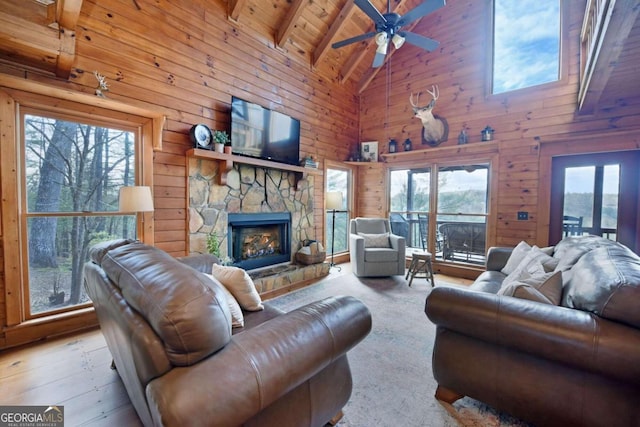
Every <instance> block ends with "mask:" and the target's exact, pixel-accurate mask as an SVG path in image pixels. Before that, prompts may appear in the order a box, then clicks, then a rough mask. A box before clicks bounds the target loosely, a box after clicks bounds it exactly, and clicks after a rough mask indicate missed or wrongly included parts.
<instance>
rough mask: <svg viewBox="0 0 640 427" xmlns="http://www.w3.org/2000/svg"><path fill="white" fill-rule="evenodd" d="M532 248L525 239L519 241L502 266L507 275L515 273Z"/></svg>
mask: <svg viewBox="0 0 640 427" xmlns="http://www.w3.org/2000/svg"><path fill="white" fill-rule="evenodd" d="M530 250H531V246H530V245H529V244H528V243H527V242H525V241H524V240H523V241H521V242H520V243H518V245H517V246H516V247H515V248H513V252H511V255H510V256H509V259H508V260H507V263H506V264H505V265H504V267H503V268H502V272H503V273H504V274H507V275H509V274H511V273H513V272H514V270H515V269H516V268H517V267H518V265H520V263H521V262H522V260H523V259H524V257H526V256H527V254H528V253H529V251H530Z"/></svg>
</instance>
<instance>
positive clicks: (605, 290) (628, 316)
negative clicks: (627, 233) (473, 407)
mask: <svg viewBox="0 0 640 427" xmlns="http://www.w3.org/2000/svg"><path fill="white" fill-rule="evenodd" d="M549 249H550V250H552V251H553V252H552V254H553V255H552V257H553V258H555V260H556V261H557V266H556V267H555V268H556V270H559V271H561V275H562V282H561V284H560V286H561V292H562V297H561V300H560V303H559V305H552V304H548V303H541V302H534V301H531V300H528V299H522V298H516V297H513V296H506V295H500V294H498V292H499V289H501V288H502V289H504V287H503V286H502V282H503V281H504V280H505V278H506V276H507V275H506V274H504V273H503V272H501V270H502V269H503V268H504V266H505V264H506V262H507V260H508V259H509V256H510V253H511V248H491V249H490V250H489V252H488V259H487V271H485V272H483V273H482V274H481V275H480V276H479V277H478V279H477V280H476V281H475V282H474V284H473V285H472V286H470V287H469V288H465V287H456V286H442V287H436V288H435V289H433V291H432V292H431V294H430V295H429V296H428V297H427V301H426V306H425V312H426V314H427V317H428V318H429V319H430V320H431V321H432V322H433V323H434V324H435V325H436V326H437V332H436V338H435V343H434V349H433V375H434V377H435V379H436V381H437V382H438V389H437V391H436V397H437V398H438V399H440V400H443V401H446V402H449V403H452V402H454V401H455V400H457V399H458V398H460V397H463V396H465V395H466V396H470V397H472V398H475V399H477V400H480V401H482V402H485V403H487V404H488V405H490V406H492V407H494V408H496V409H498V410H501V411H505V412H507V413H510V414H512V415H514V416H516V417H518V418H520V419H522V420H525V421H527V422H531V423H533V424H534V425H536V426H603V427H605V426H606V427H612V426H625V427H631V426H634V427H637V426H640V258H639V257H638V256H637V255H636V254H634V253H633V252H632V251H631V250H629V249H628V248H626V247H624V246H622V245H620V244H617V243H614V242H610V241H608V240H605V239H602V238H600V237H596V236H585V237H567V238H565V239H563V240H562V241H561V242H559V243H558V245H556V246H555V248H549Z"/></svg>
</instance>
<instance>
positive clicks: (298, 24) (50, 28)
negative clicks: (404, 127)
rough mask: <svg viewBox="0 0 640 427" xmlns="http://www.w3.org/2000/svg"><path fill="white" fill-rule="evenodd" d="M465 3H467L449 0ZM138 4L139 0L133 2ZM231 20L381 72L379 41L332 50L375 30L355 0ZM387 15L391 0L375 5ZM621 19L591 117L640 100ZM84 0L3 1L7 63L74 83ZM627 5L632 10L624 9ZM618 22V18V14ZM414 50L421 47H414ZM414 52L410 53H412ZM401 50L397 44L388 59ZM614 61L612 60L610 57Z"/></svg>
mask: <svg viewBox="0 0 640 427" xmlns="http://www.w3.org/2000/svg"><path fill="white" fill-rule="evenodd" d="M422 1H423V0H390V7H391V10H392V11H394V12H397V13H399V14H401V15H402V14H404V13H406V12H407V11H409V10H411V9H413V8H414V7H416V6H417V5H418V4H420V3H421V2H422ZM449 1H450V2H452V1H459V0H449ZM132 3H133V5H134V6H136V7H139V6H138V2H137V0H132ZM226 3H227V10H228V18H229V20H230V21H231V22H233V23H234V25H237V26H238V27H239V28H241V29H242V28H245V29H247V30H250V31H251V32H252V33H253V34H255V35H256V37H257V38H259V39H260V42H264V43H266V44H267V45H269V46H272V47H273V48H274V49H280V50H282V51H285V52H286V53H287V54H288V56H289V58H291V59H292V60H296V61H299V62H301V63H303V64H305V65H308V66H309V67H310V68H311V69H312V70H313V71H314V72H315V73H317V74H318V75H319V76H321V77H323V78H327V79H330V80H332V81H338V82H342V83H345V82H349V83H350V84H352V85H354V87H355V90H356V92H358V93H360V92H362V91H363V90H364V89H365V88H366V87H367V85H368V84H369V82H370V81H371V80H373V78H374V77H375V76H376V73H377V72H378V70H380V69H381V68H382V67H381V68H377V69H374V68H372V67H371V62H372V60H373V56H374V53H375V48H376V45H375V42H374V40H373V39H368V40H365V41H362V42H359V43H353V44H351V45H348V46H344V47H342V48H340V49H333V48H332V47H331V45H332V44H333V43H335V42H337V41H340V40H343V39H347V38H350V37H353V36H356V35H359V34H362V33H365V32H369V31H373V30H374V26H373V23H372V22H371V20H370V19H369V18H368V17H367V16H366V15H365V14H364V13H363V12H362V11H361V10H360V9H359V8H358V7H357V6H355V4H354V2H353V0H269V1H266V0H227V2H226ZM371 3H372V4H373V5H374V6H375V7H376V8H377V9H378V10H380V11H381V12H383V13H384V12H386V10H387V0H371ZM619 3H620V5H621V6H620V7H619V8H617V11H616V12H617V13H618V15H627V21H629V19H628V16H629V15H631V16H632V17H633V18H632V19H633V21H632V23H631V24H629V23H627V24H626V28H627V30H628V31H625V32H619V31H615V30H614V31H609V34H608V35H607V37H606V38H605V41H604V44H603V46H601V48H600V49H599V51H600V52H605V53H606V52H616V55H615V57H614V58H610V56H611V55H609V57H608V58H605V60H603V61H599V64H598V65H597V66H598V67H600V69H595V70H594V73H593V76H594V77H593V81H589V82H588V85H589V88H588V91H587V92H586V96H585V100H584V101H583V108H584V111H585V112H587V113H593V112H594V111H597V110H598V109H606V108H608V107H610V106H615V105H616V104H617V103H619V102H620V98H621V97H622V98H625V99H628V98H630V97H637V96H640V85H638V84H637V78H635V75H636V73H637V70H638V68H639V65H640V64H639V63H640V40H639V37H640V36H639V34H640V19H638V18H637V17H638V9H639V8H640V6H638V3H637V1H635V0H621V1H620V2H619ZM81 6H82V0H22V1H19V2H16V1H14V0H0V61H8V62H13V63H18V64H20V65H23V66H27V67H31V68H35V69H39V70H44V71H46V72H50V73H54V74H56V75H57V76H58V77H63V78H68V76H69V73H70V70H71V67H72V66H73V59H74V53H75V27H76V23H77V20H78V15H79V13H80V8H81ZM623 6H624V7H623ZM446 9H447V7H446V6H445V7H444V8H442V9H439V10H437V11H435V12H433V13H432V14H430V15H427V16H426V17H424V18H423V19H422V20H418V21H416V22H415V23H414V24H413V25H412V28H407V29H413V30H414V31H415V32H417V33H419V34H422V35H424V36H427V37H429V36H430V35H429V34H428V32H429V31H428V29H429V27H430V25H432V24H436V23H437V24H438V25H440V24H441V22H443V21H444V20H445V19H446ZM614 18H615V15H614ZM411 48H412V49H418V48H416V47H413V46H412V47H411ZM405 49H406V48H405ZM394 52H395V50H394V49H393V47H392V46H391V45H390V47H389V53H388V54H387V59H388V58H390V57H391V56H392V55H393V53H394ZM606 56H607V55H605V57H606Z"/></svg>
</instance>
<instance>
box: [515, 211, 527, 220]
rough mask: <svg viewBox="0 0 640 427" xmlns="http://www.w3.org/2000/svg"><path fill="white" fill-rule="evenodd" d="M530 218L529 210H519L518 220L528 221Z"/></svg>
mask: <svg viewBox="0 0 640 427" xmlns="http://www.w3.org/2000/svg"><path fill="white" fill-rule="evenodd" d="M528 219H529V212H522V211H518V221H527V220H528Z"/></svg>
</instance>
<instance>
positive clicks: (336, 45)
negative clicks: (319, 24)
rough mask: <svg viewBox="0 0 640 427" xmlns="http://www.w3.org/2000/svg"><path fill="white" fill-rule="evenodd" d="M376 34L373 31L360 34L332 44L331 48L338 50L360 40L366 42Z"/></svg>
mask: <svg viewBox="0 0 640 427" xmlns="http://www.w3.org/2000/svg"><path fill="white" fill-rule="evenodd" d="M376 34H377V33H376V32H375V31H371V32H369V33H365V34H360V35H359V36H355V37H351V38H350V39H345V40H342V41H339V42H335V43H334V44H332V45H331V47H332V48H334V49H338V48H339V47H342V46H346V45H348V44H351V43H356V42H359V41H362V40H366V39H368V38H371V37H373V36H375V35H376Z"/></svg>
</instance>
